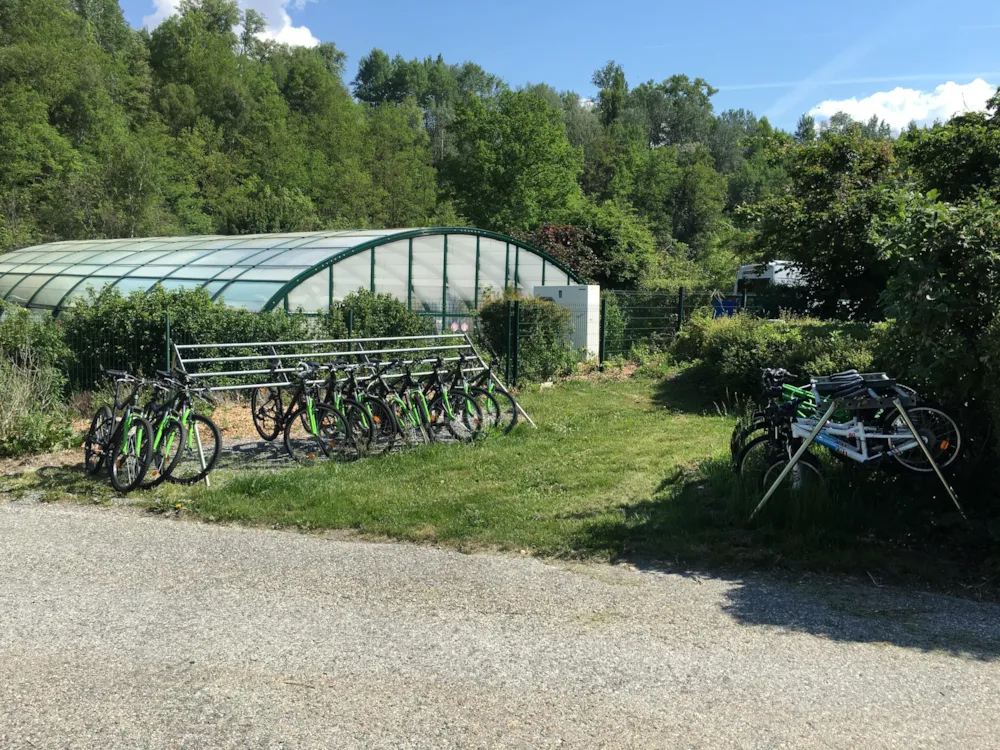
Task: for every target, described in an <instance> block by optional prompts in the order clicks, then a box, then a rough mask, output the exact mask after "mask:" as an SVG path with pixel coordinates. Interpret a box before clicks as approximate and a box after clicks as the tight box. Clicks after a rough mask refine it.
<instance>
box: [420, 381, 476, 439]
mask: <svg viewBox="0 0 1000 750" xmlns="http://www.w3.org/2000/svg"><path fill="white" fill-rule="evenodd" d="M448 403H449V404H450V406H451V413H450V414H449V413H448V409H447V407H446V406H445V403H444V398H443V396H438V397H437V398H435V399H434V400H433V401H431V403H430V406H428V410H429V411H430V413H431V422H430V425H428V433H429V434H430V436H431V439H432V440H435V441H437V442H441V441H444V440H447V439H448V438H452V439H454V440H459V441H461V442H463V443H469V442H472V441H473V440H475V439H476V438H477V437H478V436H479V435H480V433H481V432H482V431H483V412H482V410H481V409H480V408H479V404H477V403H476V401H475V399H473V398H472V397H471V396H469V395H467V394H465V393H462V392H461V391H452V392H450V393H449V394H448Z"/></svg>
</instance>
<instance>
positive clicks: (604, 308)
mask: <svg viewBox="0 0 1000 750" xmlns="http://www.w3.org/2000/svg"><path fill="white" fill-rule="evenodd" d="M607 318H608V298H607V297H605V296H603V295H602V296H601V327H600V330H601V333H600V336H601V340H600V343H599V344H598V347H597V366H598V367H599V368H600V369H601V370H603V369H604V357H605V355H606V354H607V343H608V342H607V330H608V329H607V323H606V322H605V321H607Z"/></svg>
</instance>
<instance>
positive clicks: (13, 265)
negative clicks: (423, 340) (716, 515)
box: [0, 228, 582, 314]
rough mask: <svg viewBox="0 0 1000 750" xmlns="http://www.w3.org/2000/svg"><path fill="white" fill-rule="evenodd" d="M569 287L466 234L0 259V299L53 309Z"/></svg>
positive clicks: (398, 232) (511, 248)
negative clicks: (164, 297)
mask: <svg viewBox="0 0 1000 750" xmlns="http://www.w3.org/2000/svg"><path fill="white" fill-rule="evenodd" d="M580 283H582V282H581V281H580V279H579V278H578V277H577V276H576V275H575V274H574V273H573V272H572V271H571V270H570V269H568V268H566V267H565V266H563V265H562V264H561V263H559V262H558V261H556V260H555V259H553V258H551V257H549V256H548V255H546V254H545V253H543V252H541V251H540V250H537V249H535V248H533V247H530V246H529V245H526V244H525V243H523V242H518V241H517V240H514V239H511V238H510V237H504V236H503V235H499V234H494V233H492V232H487V231H484V230H481V229H470V228H432V229H384V230H351V231H338V232H297V233H291V234H256V235H236V236H187V237H148V238H143V239H134V238H133V239H117V240H83V241H74V242H52V243H49V244H46V245H38V246H35V247H30V248H26V249H24V250H17V251H14V252H11V253H7V254H5V255H0V298H2V299H4V300H6V301H8V302H13V303H15V304H18V305H21V306H24V307H28V308H33V309H44V310H55V311H59V310H62V309H65V308H67V307H69V306H70V305H71V304H72V301H73V300H74V299H76V298H80V297H84V296H86V294H87V290H88V289H90V288H92V289H94V290H95V291H100V290H101V289H103V288H105V287H106V286H111V287H113V288H115V289H118V290H120V291H121V292H122V293H125V294H128V293H129V292H132V291H136V290H146V289H150V288H151V287H153V286H154V285H156V284H161V285H162V286H163V287H164V288H166V289H178V288H181V287H189V288H190V287H204V288H205V289H206V290H207V291H208V292H209V293H210V294H211V295H212V298H213V299H221V300H223V301H225V302H226V304H229V305H232V306H234V307H245V308H248V309H251V310H270V309H272V308H275V307H278V306H283V307H285V309H289V310H298V309H302V310H304V311H306V312H315V311H317V310H322V309H326V308H328V307H329V305H331V304H332V303H333V301H334V300H338V299H342V298H343V297H345V296H346V295H348V294H350V293H351V292H355V291H357V290H358V289H359V288H361V289H369V290H371V291H373V292H387V293H390V294H392V295H394V296H396V297H398V298H400V299H403V300H406V301H407V302H408V303H409V306H410V308H411V309H413V310H418V311H423V312H435V313H441V314H445V313H448V312H452V313H458V312H462V311H464V310H470V309H475V308H477V307H478V304H479V298H480V295H481V294H482V292H483V291H484V290H486V289H493V290H497V291H499V290H501V289H504V288H506V287H509V286H514V287H516V288H518V289H519V290H521V291H522V292H524V293H526V294H528V295H530V294H532V293H533V291H534V287H535V286H541V285H554V286H561V285H564V284H565V285H571V284H580Z"/></svg>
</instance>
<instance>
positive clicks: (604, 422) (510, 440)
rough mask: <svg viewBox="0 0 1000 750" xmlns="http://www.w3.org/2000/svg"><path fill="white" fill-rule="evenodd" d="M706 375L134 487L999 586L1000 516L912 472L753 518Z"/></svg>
mask: <svg viewBox="0 0 1000 750" xmlns="http://www.w3.org/2000/svg"><path fill="white" fill-rule="evenodd" d="M704 382H705V380H704V378H703V377H702V376H701V375H700V374H699V371H698V370H697V369H696V368H689V369H687V370H683V371H656V370H654V371H652V372H651V373H649V376H645V377H644V376H637V377H633V378H630V379H627V380H616V379H614V378H598V379H590V380H569V381H561V382H558V383H556V385H555V386H554V387H552V388H547V389H544V390H539V389H538V388H537V387H535V388H532V389H530V390H528V391H526V392H525V393H523V394H522V396H521V401H522V403H523V404H524V407H525V408H526V409H527V411H528V413H529V414H531V416H532V417H533V418H534V420H535V421H536V422H537V423H538V425H539V427H538V429H534V428H532V427H531V426H529V425H527V424H522V425H520V426H519V427H518V428H517V429H516V430H515V431H514V432H513V433H512V434H511V435H509V436H497V437H491V438H489V439H487V440H486V441H484V442H483V443H481V444H477V445H472V446H460V445H446V446H427V447H424V448H420V449H417V450H412V451H409V452H404V453H398V454H395V455H389V456H377V457H373V458H370V459H368V460H365V461H360V462H357V463H353V464H330V465H326V466H317V467H309V468H287V469H276V468H274V467H270V468H262V469H259V470H257V469H242V470H239V471H233V470H228V471H227V470H222V471H217V472H215V473H214V474H213V475H212V477H213V486H212V487H211V488H205V487H204V486H198V487H193V488H191V487H175V486H170V485H167V486H165V487H161V488H159V489H157V490H154V491H152V492H149V493H135V494H134V495H132V496H130V499H134V500H138V501H139V502H140V503H144V504H146V505H148V506H149V507H150V508H151V509H152V510H156V511H166V512H170V513H177V514H180V515H184V516H194V517H198V518H202V519H205V520H209V521H218V522H239V523H247V524H253V525H266V526H274V527H292V528H299V529H303V530H321V529H347V530H352V531H354V532H357V533H359V534H361V535H363V536H370V537H390V538H396V539H407V540H416V541H423V542H434V543H441V544H447V545H451V546H455V547H457V548H459V549H465V550H474V549H504V550H516V551H520V550H526V551H528V552H531V553H533V554H539V555H544V556H556V557H574V558H596V559H605V560H629V561H633V562H636V563H639V564H653V565H667V566H682V567H683V566H690V567H692V568H697V567H704V566H708V567H721V568H725V569H729V570H731V571H734V572H740V571H743V570H746V569H750V568H766V569H779V570H787V571H796V572H798V571H815V572H823V573H848V574H851V575H856V576H858V577H860V578H862V579H864V580H866V581H867V580H869V579H871V580H874V581H876V582H879V583H881V582H886V583H888V582H896V583H909V584H915V585H919V586H932V587H934V588H937V589H943V590H948V591H953V592H956V593H962V594H965V595H972V596H982V597H990V598H997V594H998V592H1000V584H998V580H1000V555H998V554H997V550H998V545H997V543H996V541H995V539H996V537H997V535H998V534H997V533H998V532H1000V527H997V526H996V524H993V526H990V525H989V524H987V523H976V524H974V526H973V528H972V529H968V528H966V527H964V526H962V525H961V524H960V523H958V520H957V514H955V513H954V512H952V511H950V501H948V500H947V497H946V496H945V495H944V493H943V492H941V491H940V488H937V490H936V491H935V487H934V485H933V484H931V483H929V482H928V480H926V479H923V478H921V479H918V480H914V479H907V478H906V477H902V476H899V475H898V474H896V475H893V474H885V473H881V472H875V473H870V472H869V473H852V472H848V471H844V470H843V469H842V468H839V467H837V466H834V465H832V464H830V465H828V466H827V468H828V469H829V475H830V482H829V492H828V493H827V495H826V496H825V497H823V498H807V499H800V500H793V499H791V498H788V497H781V496H780V494H779V495H778V496H776V497H775V498H774V499H773V500H772V502H771V503H770V505H769V506H768V508H766V509H765V512H764V513H763V514H762V516H761V518H760V520H759V521H758V522H756V523H754V524H752V525H751V524H748V523H747V521H746V518H747V514H748V512H749V510H750V509H751V508H752V507H753V505H754V504H756V501H757V499H758V495H757V494H756V491H755V490H754V491H749V490H747V488H745V487H743V486H742V485H741V484H740V483H739V481H737V480H736V479H735V478H734V476H733V473H732V471H731V469H730V468H729V463H728V450H729V436H730V433H731V430H732V427H733V424H734V420H733V419H732V418H730V417H728V416H725V415H723V414H721V413H720V410H719V409H718V408H716V407H715V405H714V404H713V403H712V402H711V400H710V399H708V398H706V397H705V396H704V392H703V390H702V384H703V383H704ZM0 490H6V493H7V494H8V495H9V496H11V497H14V498H16V497H18V496H23V495H24V494H25V493H27V492H32V491H33V492H36V493H40V496H41V497H42V499H43V500H49V501H58V500H65V499H75V500H84V501H90V502H102V501H105V500H107V499H108V498H109V497H110V494H111V493H110V487H109V486H108V483H107V481H106V479H105V478H103V477H101V478H99V479H92V478H89V477H85V476H83V474H82V472H80V471H78V470H72V471H71V470H67V469H63V470H45V469H42V470H39V471H38V472H33V473H24V474H22V475H20V476H18V477H13V478H11V477H8V478H6V479H2V480H0ZM928 490H930V491H928ZM959 492H960V494H961V493H962V488H961V487H960V486H959ZM973 496H974V493H973V492H972V491H971V490H969V491H967V492H966V494H965V499H966V500H970V499H971V498H972V497H973ZM178 506H180V510H177V508H178Z"/></svg>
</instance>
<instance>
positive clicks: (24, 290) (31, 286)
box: [7, 274, 52, 305]
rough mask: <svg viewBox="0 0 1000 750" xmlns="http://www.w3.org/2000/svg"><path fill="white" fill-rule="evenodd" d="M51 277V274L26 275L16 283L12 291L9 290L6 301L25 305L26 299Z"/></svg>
mask: <svg viewBox="0 0 1000 750" xmlns="http://www.w3.org/2000/svg"><path fill="white" fill-rule="evenodd" d="M51 278H52V275H51V274H34V275H32V276H26V277H25V278H24V279H23V280H22V281H21V283H20V284H18V285H17V287H15V288H14V289H13V291H12V292H10V294H9V295H8V297H7V301H8V302H14V303H16V304H18V305H27V304H28V300H30V299H31V298H32V297H33V296H34V294H35V292H37V291H38V289H39V287H41V286H42V285H43V284H45V282H47V281H49V279H51Z"/></svg>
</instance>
